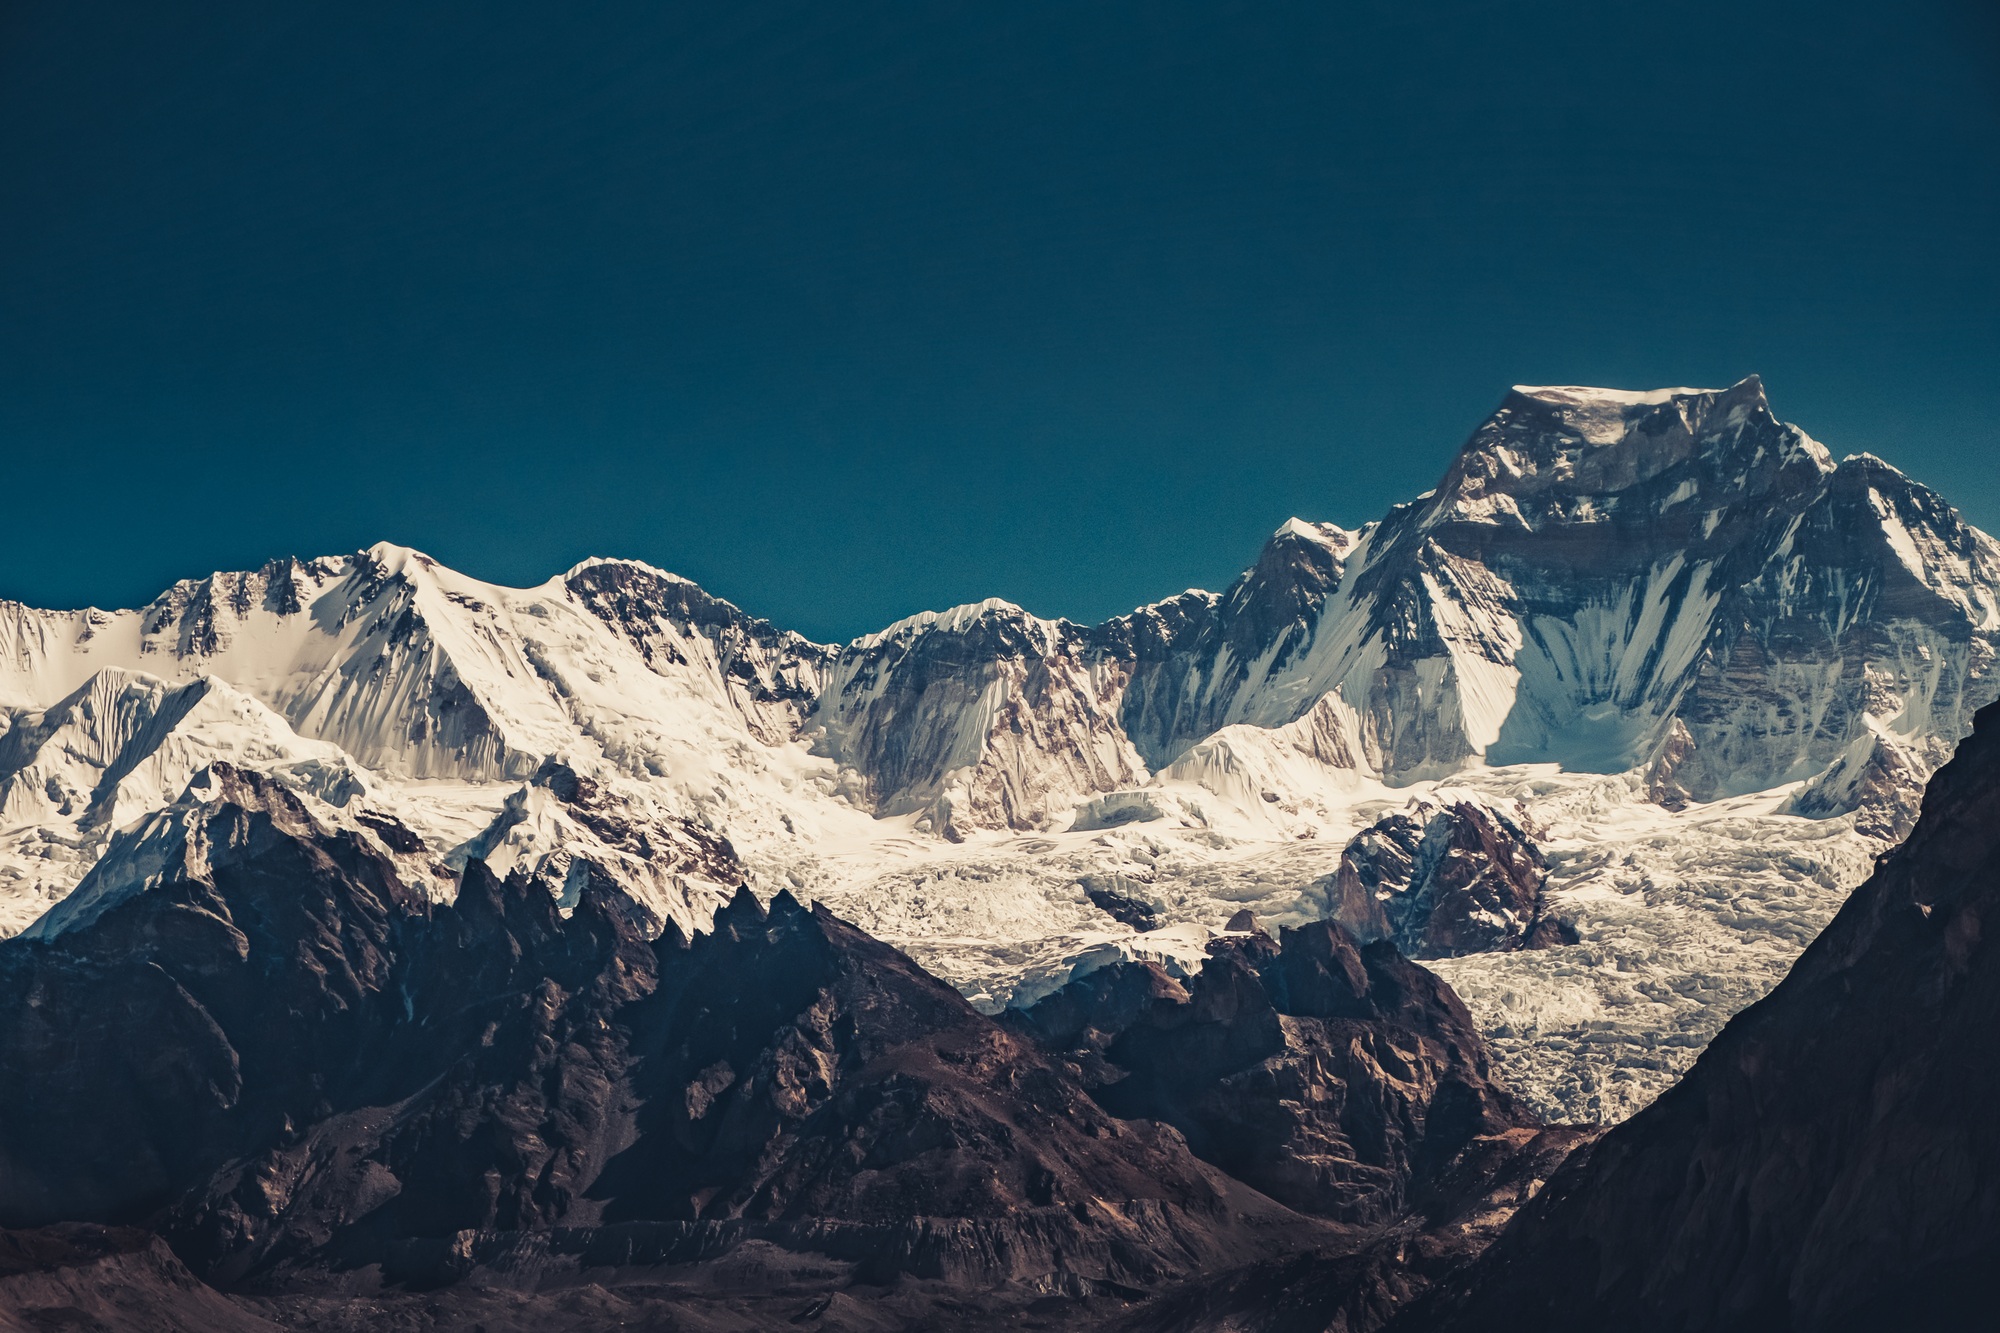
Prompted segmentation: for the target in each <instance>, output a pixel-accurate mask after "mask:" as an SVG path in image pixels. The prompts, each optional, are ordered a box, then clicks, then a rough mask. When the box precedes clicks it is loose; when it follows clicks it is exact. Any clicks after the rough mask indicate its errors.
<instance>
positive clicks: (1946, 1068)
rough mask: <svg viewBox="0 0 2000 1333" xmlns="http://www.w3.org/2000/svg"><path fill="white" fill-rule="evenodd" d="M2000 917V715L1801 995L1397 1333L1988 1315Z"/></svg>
mask: <svg viewBox="0 0 2000 1333" xmlns="http://www.w3.org/2000/svg"><path fill="white" fill-rule="evenodd" d="M1996 913H2000V706H1994V707H1989V708H1987V709H1986V710H1984V711H1983V712H1982V713H1980V715H1979V718H1978V722H1977V727H1976V730H1975V733H1974V735H1973V736H1972V737H1971V738H1970V739H1968V740H1967V741H1965V742H1964V743H1963V744H1962V745H1961V746H1960V747H1959V750H1958V753H1957V755H1956V757H1955V758H1954V759H1953V760H1952V761H1951V762H1950V763H1949V764H1948V765H1947V766H1946V767H1945V768H1943V769H1942V770H1940V771H1939V772H1938V774H1937V775H1936V776H1935V777H1934V778H1933V779H1932V780H1931V783H1930V787H1929V789H1928V791H1927V792H1926V793H1925V796H1924V802H1923V812H1922V815H1921V817H1920V819H1919V820H1918V822H1917V825H1916V828H1915V830H1914V831H1913V832H1912V833H1911V834H1910V837H1909V839H1908V841H1907V842H1905V843H1904V844H1903V845H1902V847H1901V848H1899V849H1898V850H1896V851H1895V852H1893V853H1891V854H1890V855H1888V856H1887V857H1886V858H1885V859H1884V860H1883V861H1882V863H1881V865H1880V866H1879V868H1878V869H1877V871H1876V873H1875V875H1874V876H1873V877H1872V878H1871V879H1870V880H1869V881H1868V882H1867V883H1866V884H1865V885H1863V886H1862V887H1861V888H1860V889H1858V890H1857V891H1856V892H1855V894H1854V896H1853V897H1852V898H1851V899H1850V900H1849V901H1848V903H1847V905H1846V906H1845V907H1844V908H1843V909H1842V910H1841V912H1840V914H1839V916H1838V917H1836V918H1835V920H1834V922H1833V924H1832V925H1831V926H1829V927H1828V928H1827V930H1826V931H1825V933H1824V934H1822V935H1821V936H1820V937H1819V939H1817V940H1816V941H1814V943H1813V944H1812V946H1811V947H1810V948H1808V949H1807V950H1806V952H1805V954H1804V955H1803V956H1802V957H1801V958H1800V959H1799V961H1798V964H1797V965H1796V966H1795V967H1794V968H1793V969H1792V972H1791V974H1790V975H1789V976H1787V977H1786V978H1785V980H1784V981H1783V983H1781V984H1780V985H1779V986H1778V988H1777V989H1776V990H1775V991H1773V992H1772V993H1771V994H1770V995H1769V996H1768V997H1767V998H1765V999H1764V1000H1762V1001H1760V1002H1759V1003H1757V1004H1755V1005H1752V1006H1751V1007H1750V1008H1748V1009H1746V1010H1745V1011H1744V1012H1743V1013H1742V1014H1740V1015H1738V1016H1737V1017H1736V1019H1735V1020H1734V1021H1732V1022H1731V1023H1730V1025H1729V1027H1728V1028H1727V1029H1725V1030H1724V1032H1723V1033H1722V1035H1721V1036H1719V1037H1718V1038H1716V1040H1715V1041H1714V1042H1713V1043H1712V1044H1711V1045H1710V1046H1709V1048H1708V1049H1707V1050H1706V1051H1704V1052H1703V1053H1702V1056H1701V1058H1700V1059H1699V1060H1698V1061H1697V1062H1696V1064H1695V1066H1694V1068H1693V1070H1692V1071H1691V1072H1690V1073H1689V1074H1688V1075H1687V1076H1686V1078H1684V1079H1683V1080H1682V1081H1681V1082H1680V1083H1679V1084H1678V1085H1676V1086H1675V1087H1674V1088H1673V1089H1671V1090H1670V1091H1669V1092H1667V1093H1666V1094H1665V1095H1664V1096H1662V1097H1661V1098H1660V1099H1659V1100H1658V1101H1657V1102H1655V1103H1654V1104H1653V1105H1652V1106H1650V1107H1648V1108H1647V1109H1645V1110H1644V1111H1641V1112H1640V1113H1639V1114H1638V1115H1636V1116H1634V1117H1633V1118H1632V1119H1631V1120H1629V1121H1627V1122H1626V1123H1624V1124H1622V1125H1620V1126H1618V1127H1617V1128H1615V1129H1613V1130H1612V1131H1611V1132H1610V1133H1608V1134H1607V1135H1605V1137H1604V1138H1603V1139H1602V1140H1601V1141H1600V1142H1598V1143H1597V1144H1596V1146H1595V1147H1593V1148H1592V1149H1591V1150H1590V1151H1589V1152H1588V1153H1587V1154H1582V1155H1580V1156H1579V1157H1578V1158H1577V1159H1576V1160H1574V1161H1572V1162H1571V1163H1570V1164H1568V1165H1566V1166H1565V1167H1564V1168H1563V1169H1562V1170H1561V1171H1560V1172H1558V1173H1557V1174H1556V1176H1555V1177H1554V1178H1553V1179H1552V1180H1551V1181H1550V1183H1549V1185H1548V1187H1547V1189H1546V1190H1544V1191H1543V1193H1542V1194H1541V1196H1540V1197H1539V1198H1538V1199H1537V1200H1536V1201H1535V1202H1534V1203H1533V1204H1532V1205H1530V1206H1529V1207H1528V1208H1526V1209H1524V1210H1523V1211H1522V1212H1521V1213H1520V1215H1519V1216H1517V1217H1516V1218H1515V1219H1514V1221H1513V1222H1512V1224H1511V1225H1510V1226H1509V1227H1508V1229H1507V1230H1506V1232H1505V1233H1504V1234H1503V1235H1502V1236H1501V1238H1500V1239H1499V1241H1498V1242H1497V1243H1495V1245H1494V1246H1493V1247H1492V1249H1491V1250H1490V1251H1489V1252H1488V1253H1487V1254H1486V1255H1485V1257H1484V1258H1483V1259H1482V1260H1481V1261H1480V1262H1479V1263H1478V1264H1476V1265H1475V1266H1474V1267H1473V1268H1471V1269H1470V1270H1469V1271H1468V1272H1467V1273H1466V1274H1464V1275H1463V1276H1461V1277H1459V1278H1456V1279H1454V1280H1453V1281H1452V1282H1451V1283H1450V1284H1449V1287H1448V1289H1446V1290H1444V1291H1441V1292H1440V1293H1438V1294H1437V1295H1436V1296H1434V1297H1433V1298H1432V1299H1430V1300H1428V1301H1427V1302H1425V1303H1424V1304H1423V1305H1422V1306H1421V1307H1419V1308H1416V1309H1413V1310H1412V1311H1411V1312H1410V1313H1409V1314H1408V1315H1407V1316H1406V1317H1405V1318H1404V1319H1403V1320H1402V1321H1400V1322H1399V1323H1398V1324H1397V1327H1398V1328H1399V1329H1402V1328H1408V1329H1412V1330H1425V1331H1427V1333H1428V1331H1430V1330H1436V1331H1437V1333H1445V1331H1446V1330H1474V1329H1477V1330H1480V1333H1496V1331H1499V1330H1509V1329H1521V1330H1529V1329H1533V1330H1537V1333H1543V1331H1548V1330H1555V1331H1558V1333H1559V1331H1560V1330H1566V1329H1576V1330H1584V1329H1603V1328H1628V1329H1633V1330H1638V1331H1641V1333H1643V1331H1644V1330H1652V1329H1660V1330H1666V1329H1677V1330H1678V1329H1714V1330H1745V1331H1746V1333H1747V1331H1748V1330H1753V1329H1755V1330H1767V1329H1781V1330H1796V1331H1797V1333H1819V1331H1820V1330H1847V1329H1855V1330H1859V1329H1865V1328H1887V1327H1898V1328H1971V1327H1981V1326H1984V1325H1985V1324H1987V1323H1989V1322H1990V1321H1991V1313H1992V1309H1991V1307H1992V1279H1991V1271H1992V1266H1993V1264H1994V1262H1995V1261H1996V1259H2000V1196H1997V1195H1996V1193H1995V1189H1996V1187H1995V1184H1994V1182H1995V1181H1996V1180H2000V1138H1996V1137H1995V1135H1994V1134H1993V1133H1992V1130H1991V1126H1992V1120H1993V1107H1994V1106H1995V1105H1996V1104H2000V1056H1996V1052H1995V1047H1994V1044H1993V1041H1992V1032H1993V1029H1994V1027H1995V1024H1996V1023H2000V954H1996V953H1995V946H1994V944H1993V941H1992V934H1993V932H1992V929H1991V922H1992V921H1993V919H1994V917H1995V914H1996Z"/></svg>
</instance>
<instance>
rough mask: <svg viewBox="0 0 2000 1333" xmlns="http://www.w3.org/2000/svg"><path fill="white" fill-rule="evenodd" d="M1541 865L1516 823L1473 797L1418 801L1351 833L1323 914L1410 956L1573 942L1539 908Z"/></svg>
mask: <svg viewBox="0 0 2000 1333" xmlns="http://www.w3.org/2000/svg"><path fill="white" fill-rule="evenodd" d="M1548 874H1549V871H1548V863H1547V861H1545V860H1544V859H1543V857H1542V853H1541V849H1540V848H1539V847H1537V846H1536V845H1535V842H1534V838H1533V837H1532V836H1531V835H1530V833H1529V832H1528V830H1527V829H1526V828H1525V827H1523V826H1522V824H1521V823H1520V822H1519V821H1517V820H1515V819H1513V818H1511V817H1510V816H1508V815H1506V814H1505V813H1503V812H1501V811H1500V810H1497V809H1495V808H1493V807H1492V806H1489V805H1486V804H1484V803H1482V802H1478V801H1470V800H1459V801H1452V802H1449V803H1447V804H1444V805H1432V804H1429V803H1424V804H1422V805H1419V806H1417V807H1415V808H1414V809H1412V810H1410V811H1407V812H1400V813H1397V814H1392V815H1388V816H1385V817H1384V818H1382V819H1380V820H1378V821H1376V823H1374V824H1373V825H1371V826H1370V827H1368V828H1366V829H1364V830H1362V831H1361V832H1360V833H1358V834H1356V835H1355V837H1354V838H1353V840H1352V841H1350V842H1349V843H1348V845H1347V847H1346V849H1345V850H1344V851H1343V852H1342V853H1341V857H1340V866H1339V868H1338V869H1337V870H1336V871H1335V872H1334V873H1333V875H1332V876H1331V877H1329V879H1327V880H1325V881H1323V882H1322V888H1321V891H1322V892H1324V893H1325V895H1326V897H1327V903H1328V911H1329V914H1330V915H1331V916H1332V917H1333V919H1334V920H1336V921H1338V922H1340V924H1341V925H1343V926H1345V927H1346V928H1347V929H1349V930H1350V931H1352V932H1354V934H1355V935H1356V937H1358V938H1359V939H1361V940H1363V941H1364V942H1372V941H1374V940H1382V939H1386V940H1391V941H1393V942H1394V943H1395V944H1396V947H1397V948H1399V949H1401V950H1402V951H1403V952H1404V953H1406V954H1409V955H1410V956H1411V957H1416V958H1448V957H1453V956H1455V955H1459V954H1467V953H1490V952H1498V951H1504V950H1509V949H1521V948H1530V949H1533V948H1547V947H1550V946H1552V945H1555V944H1561V943H1574V942H1575V938H1576V937H1575V934H1574V932H1573V931H1567V930H1566V928H1565V927H1563V926H1562V925H1560V924H1558V923H1557V922H1556V921H1555V920H1554V919H1553V918H1552V917H1551V916H1550V915H1549V914H1547V913H1546V912H1545V911H1544V906H1543V902H1542V888H1543V886H1544V885H1545V884H1546V883H1547V881H1548Z"/></svg>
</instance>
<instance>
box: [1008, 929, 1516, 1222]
mask: <svg viewBox="0 0 2000 1333" xmlns="http://www.w3.org/2000/svg"><path fill="white" fill-rule="evenodd" d="M1248 924H1254V923H1248ZM1023 1021H1024V1022H1025V1023H1026V1024H1027V1025H1029V1026H1030V1027H1032V1028H1033V1029H1034V1030H1035V1031H1036V1032H1037V1033H1038V1035H1040V1036H1041V1037H1042V1039H1043V1040H1044V1041H1045V1042H1047V1043H1048V1044H1049V1045H1050V1047H1051V1048H1052V1049H1055V1050H1058V1051H1060V1052H1062V1053H1063V1055H1064V1057H1065V1058H1066V1059H1067V1060H1068V1061H1069V1062H1070V1064H1071V1067H1072V1068H1073V1069H1074V1070H1076V1071H1077V1073H1078V1075H1079V1076H1080V1077H1081V1078H1083V1079H1084V1080H1085V1081H1086V1083H1088V1084H1089V1085H1090V1086H1091V1087H1092V1089H1093V1091H1094V1092H1095V1094H1096V1096H1097V1097H1098V1099H1099V1100H1100V1101H1102V1102H1103V1103H1104V1104H1105V1105H1106V1106H1107V1107H1109V1108H1111V1109H1112V1110H1114V1111H1115V1112H1117V1113H1118V1114H1119V1115H1121V1116H1125V1117H1143V1118H1149V1119H1158V1120H1162V1121H1164V1122H1166V1123H1167V1124H1170V1125H1172V1126H1174V1128H1176V1129H1178V1130H1179V1131H1180V1132H1181V1133H1182V1134H1183V1135H1185V1136H1186V1137H1187V1140H1188V1143H1189V1145H1190V1146H1191V1147H1192V1148H1193V1149H1194V1150H1195V1152H1196V1153H1198V1154H1200V1155H1201V1156H1202V1157H1204V1158H1206V1159H1207V1160H1209V1161H1211V1162H1213V1163H1215V1164H1216V1165H1218V1166H1220V1167H1222V1168H1223V1169H1224V1170H1226V1171H1228V1172H1230V1173H1231V1174H1232V1175H1234V1176H1236V1177H1238V1178H1239V1179H1241V1180H1244V1181H1246V1182H1248V1183H1249V1184H1252V1185H1254V1186H1256V1187H1257V1188H1258V1189H1259V1190H1261V1191H1263V1192H1264V1193H1267V1194H1269V1195H1270V1196H1271V1197H1273V1198H1275V1199H1278V1200H1280V1201H1282V1202H1285V1203H1287V1204H1289V1205H1291V1206H1292V1207H1294V1208H1298V1209H1301V1210H1303V1211H1307V1212H1313V1213H1318V1214H1321V1215H1323V1216H1327V1217H1332V1218H1337V1219H1340V1220H1343V1221H1350V1222H1381V1221H1383V1220H1385V1219H1388V1218H1390V1217H1393V1216H1395V1215H1397V1214H1399V1213H1400V1212H1401V1211H1403V1209H1404V1208H1405V1207H1406V1205H1407V1204H1408V1201H1409V1198H1410V1191H1411V1190H1412V1188H1421V1187H1422V1185H1423V1183H1424V1182H1425V1181H1426V1180H1427V1179H1428V1178H1429V1176H1430V1175H1431V1174H1433V1173H1435V1172H1436V1171H1437V1170H1440V1169H1442V1167H1443V1165H1444V1164H1445V1163H1447V1162H1449V1161H1451V1160H1453V1159H1454V1158H1455V1157H1456V1156H1457V1155H1458V1154H1459V1153H1460V1152H1461V1151H1462V1150H1463V1149H1464V1148H1465V1147H1466V1145H1467V1144H1468V1143H1470V1142H1471V1141H1472V1140H1473V1139H1475V1138H1477V1137H1479V1136H1481V1135H1490V1134H1494V1133H1498V1132H1502V1131H1505V1130H1509V1129H1513V1128H1515V1127H1517V1126H1522V1125H1526V1124H1528V1123H1530V1121H1529V1119H1528V1117H1527V1116H1526V1115H1525V1113H1524V1112H1523V1111H1522V1110H1521V1109H1520V1108H1519V1106H1518V1105H1517V1104H1516V1103H1515V1102H1514V1100H1513V1097H1512V1096H1511V1094H1509V1093H1508V1092H1507V1091H1506V1090H1505V1089H1504V1088H1502V1087H1501V1086H1499V1085H1498V1084H1497V1083H1496V1082H1494V1080H1493V1077H1492V1071H1491V1067H1490V1065H1489V1063H1488V1059H1487V1054H1486V1050H1485V1046H1484V1044H1483V1043H1482V1042H1481V1041H1480V1038H1479V1036H1478V1033H1477V1031H1476V1030H1475V1029H1474V1028H1473V1026H1472V1021H1471V1018H1470V1016H1469V1015H1468V1014H1467V1013H1466V1011H1465V1008H1464V1006H1463V1005H1462V1004H1461V1003H1460V1002H1459V1001H1458V998H1457V996H1455V995H1453V994H1452V992H1451V989H1450V987H1448V986H1447V985H1445V984H1444V982H1442V981H1441V980H1439V979H1438V978H1437V977H1435V976H1434V975H1432V974H1431V973H1429V972H1426V971H1424V970H1423V969H1422V968H1420V967H1418V966H1416V965H1415V964H1413V963H1410V962H1409V961H1408V960H1406V959H1404V958H1403V957H1401V955H1399V954H1397V953H1396V951H1395V949H1394V948H1393V946H1390V945H1388V944H1386V943H1379V944H1374V945H1369V946H1366V947H1362V946H1358V945H1357V944H1356V943H1355V941H1354V939H1353V938H1352V937H1351V936H1350V935H1349V934H1348V933H1347V932H1346V931H1345V930H1343V929H1342V928H1341V927H1339V926H1338V925H1335V924H1334V923H1332V922H1320V923H1317V924H1315V925H1311V926H1307V927H1304V928H1301V929H1298V930H1286V931H1284V932H1282V934H1281V937H1280V940H1272V939H1271V938H1270V937H1269V936H1268V935H1265V934H1263V933H1262V932H1261V931H1260V932H1258V933H1256V934H1254V935H1251V936H1249V937H1248V938H1225V939H1221V940H1218V941H1217V942H1216V943H1215V944H1214V945H1212V946H1211V949H1210V958H1209V961H1208V963H1207V964H1206V965H1205V966H1204V967H1203V969H1202V971H1201V972H1200V974H1199V975H1197V976H1196V977H1195V978H1194V979H1193V980H1192V981H1190V982H1188V983H1186V985H1185V987H1183V986H1182V985H1181V984H1179V983H1177V982H1175V981H1173V980H1171V979H1170V978H1167V977H1166V976H1165V975H1164V974H1162V973H1160V972H1159V971H1158V969H1157V968H1154V967H1151V966H1149V965H1145V964H1136V963H1133V964H1120V965H1116V966H1113V967H1108V968H1102V969H1099V970H1098V971H1096V972H1093V973H1091V974H1090V975H1089V976H1087V977H1085V978H1083V979H1082V980H1080V981H1077V982H1073V983H1071V984H1070V985H1069V986H1067V987H1065V988H1064V989H1063V990H1061V991H1058V992H1056V993H1055V994H1054V995H1051V996H1049V997H1047V998H1046V999H1044V1000H1042V1001H1041V1002H1040V1003H1039V1004H1037V1005H1036V1006H1035V1007H1034V1008H1033V1009H1031V1010H1029V1011H1028V1012H1027V1014H1026V1015H1025V1016H1024V1018H1023Z"/></svg>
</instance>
